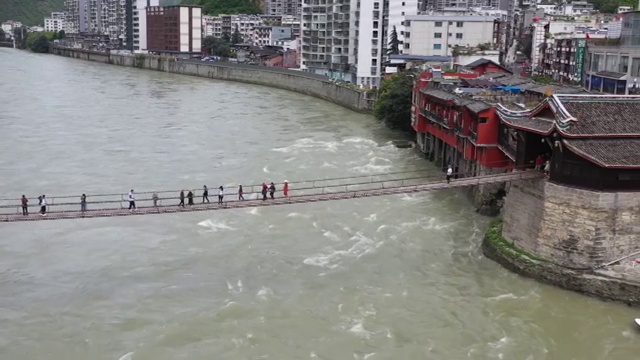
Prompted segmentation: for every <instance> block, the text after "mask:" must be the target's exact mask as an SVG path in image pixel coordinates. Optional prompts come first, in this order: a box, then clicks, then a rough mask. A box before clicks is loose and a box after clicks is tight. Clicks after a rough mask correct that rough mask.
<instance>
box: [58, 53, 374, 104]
mask: <svg viewBox="0 0 640 360" xmlns="http://www.w3.org/2000/svg"><path fill="white" fill-rule="evenodd" d="M51 53H53V54H55V55H60V56H66V57H72V58H76V59H82V60H89V61H97V62H102V63H105V64H113V65H120V66H129V67H136V68H140V69H147V70H156V71H163V72H169V73H174V74H183V75H191V76H199V77H206V78H211V79H218V80H227V81H238V82H244V83H250V84H257V85H265V86H271V87H276V88H279V89H285V90H290V91H295V92H298V93H302V94H305V95H310V96H313V97H317V98H320V99H324V100H327V101H330V102H333V103H335V104H338V105H341V106H344V107H346V108H349V109H352V110H355V111H360V112H370V111H371V110H372V108H373V102H374V101H375V99H374V97H373V95H371V94H367V93H365V92H360V91H357V90H354V89H351V88H348V87H344V86H340V85H336V84H334V83H332V82H330V81H329V78H326V77H324V76H319V75H315V74H309V73H304V72H300V71H294V70H287V69H271V68H267V67H262V66H256V65H243V64H233V63H210V62H201V61H193V60H176V59H173V58H168V57H160V56H153V55H135V56H132V55H119V54H108V53H104V52H96V51H88V50H83V49H71V48H61V47H55V46H52V48H51Z"/></svg>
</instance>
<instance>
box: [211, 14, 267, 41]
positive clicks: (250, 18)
mask: <svg viewBox="0 0 640 360" xmlns="http://www.w3.org/2000/svg"><path fill="white" fill-rule="evenodd" d="M263 25H264V24H263V21H262V18H261V17H260V16H258V15H218V16H209V15H204V16H203V26H204V34H205V36H213V37H216V38H221V37H223V36H224V35H225V34H226V35H227V36H231V34H233V32H234V31H235V30H236V29H238V32H240V35H241V36H242V38H243V40H245V41H247V40H248V39H249V38H250V37H251V31H252V29H253V28H254V27H257V26H263Z"/></svg>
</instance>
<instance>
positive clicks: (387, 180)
mask: <svg viewBox="0 0 640 360" xmlns="http://www.w3.org/2000/svg"><path fill="white" fill-rule="evenodd" d="M421 171H424V170H420V171H413V172H411V171H409V172H397V173H387V174H382V175H366V176H354V177H344V178H333V179H318V180H307V181H297V182H290V183H289V196H286V197H285V196H283V195H282V192H281V190H282V189H281V187H282V184H280V185H278V187H279V188H278V189H277V190H278V192H277V193H276V197H275V198H274V199H267V200H262V196H261V190H262V185H249V186H245V187H244V190H245V192H244V197H245V199H246V200H238V194H237V193H235V192H228V191H225V196H224V201H223V203H221V204H219V203H217V189H211V191H210V194H211V195H210V198H211V203H201V199H202V191H199V192H198V193H197V195H196V196H194V200H195V204H193V205H186V206H178V203H179V197H178V196H177V195H178V193H179V192H180V190H172V191H157V192H151V191H148V192H137V193H136V205H137V209H136V210H134V211H129V210H128V205H129V201H128V198H127V194H87V202H86V204H87V209H86V210H85V211H80V210H81V209H80V195H79V194H78V195H73V196H56V197H47V213H46V216H42V215H41V214H40V213H38V210H39V209H40V206H39V205H37V199H30V201H29V203H30V204H31V205H29V210H30V211H29V215H23V214H22V206H21V202H20V199H19V198H13V199H0V222H19V221H43V220H64V219H83V218H102V217H115V216H140V215H152V214H168V213H182V212H193V211H211V210H228V209H240V208H252V207H262V206H276V205H288V204H302V203H314V202H323V201H333V200H344V199H354V198H364V197H373V196H383V195H394V194H410V193H419V192H426V191H434V190H440V189H449V188H460V187H467V186H474V185H482V184H495V183H502V182H511V181H519V180H527V179H535V178H540V177H542V176H543V175H542V173H540V172H539V171H532V170H525V171H514V172H509V173H502V174H491V175H481V176H473V177H460V176H463V175H464V174H462V173H458V174H454V176H455V175H457V177H458V178H457V179H451V182H450V183H447V181H446V180H444V178H443V175H442V174H438V175H435V176H434V175H431V176H425V175H422V176H420V175H417V173H419V172H421ZM411 174H413V175H411ZM153 194H155V195H156V196H157V197H156V204H155V205H154V202H153V198H154V196H153ZM194 194H195V193H194Z"/></svg>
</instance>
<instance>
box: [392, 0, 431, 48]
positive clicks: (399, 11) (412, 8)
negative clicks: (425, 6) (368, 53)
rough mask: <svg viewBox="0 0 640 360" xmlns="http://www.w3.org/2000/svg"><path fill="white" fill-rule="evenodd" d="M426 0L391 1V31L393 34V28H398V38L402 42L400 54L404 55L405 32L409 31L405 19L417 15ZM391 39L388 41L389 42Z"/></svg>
mask: <svg viewBox="0 0 640 360" xmlns="http://www.w3.org/2000/svg"><path fill="white" fill-rule="evenodd" d="M423 1H424V0H422V1H419V0H404V1H396V0H390V1H389V31H388V33H389V34H391V31H393V28H394V27H395V28H396V34H397V36H398V40H399V41H400V53H401V54H402V53H403V46H402V44H403V43H404V41H405V32H406V31H407V30H406V28H405V25H404V24H405V22H404V20H405V17H407V16H412V15H417V14H418V13H419V10H420V6H421V5H422V3H423ZM388 40H389V39H387V42H388Z"/></svg>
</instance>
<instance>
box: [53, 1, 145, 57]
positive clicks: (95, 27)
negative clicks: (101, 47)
mask: <svg viewBox="0 0 640 360" xmlns="http://www.w3.org/2000/svg"><path fill="white" fill-rule="evenodd" d="M136 1H137V0H136ZM133 2H134V0H66V1H65V10H66V18H65V23H66V24H67V25H66V27H67V32H69V33H85V34H87V33H88V34H92V35H108V36H109V39H110V42H111V43H112V44H121V45H124V46H126V47H131V46H132V44H133Z"/></svg>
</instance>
